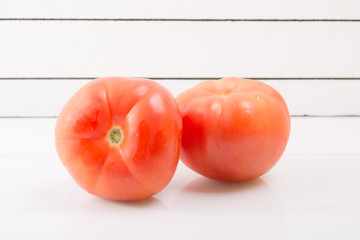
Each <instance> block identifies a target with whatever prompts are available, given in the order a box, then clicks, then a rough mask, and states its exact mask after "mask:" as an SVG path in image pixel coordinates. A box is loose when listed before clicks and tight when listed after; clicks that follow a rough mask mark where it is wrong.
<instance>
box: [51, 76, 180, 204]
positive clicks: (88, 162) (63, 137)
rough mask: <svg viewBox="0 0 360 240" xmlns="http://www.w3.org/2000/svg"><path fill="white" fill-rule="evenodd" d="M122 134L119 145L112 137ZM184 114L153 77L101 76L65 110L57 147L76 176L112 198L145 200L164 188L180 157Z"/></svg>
mask: <svg viewBox="0 0 360 240" xmlns="http://www.w3.org/2000/svg"><path fill="white" fill-rule="evenodd" d="M114 127H116V128H119V129H121V131H122V133H123V138H122V141H121V143H120V144H118V145H114V144H111V142H110V141H109V138H108V134H109V131H110V130H111V129H112V128H114ZM181 136H182V119H181V115H180V112H179V108H178V105H177V103H176V101H175V99H174V98H173V96H172V95H171V94H170V93H169V92H168V91H167V90H166V89H165V88H164V87H162V86H161V85H159V84H158V83H156V82H154V81H151V80H148V79H131V78H120V77H109V78H99V79H96V80H93V81H91V82H90V83H88V84H86V85H85V86H84V87H82V88H81V89H80V90H79V91H78V92H77V93H76V94H75V95H74V96H73V97H72V98H71V99H70V100H69V101H68V102H67V103H66V105H65V106H64V108H63V109H62V111H61V113H60V115H59V117H58V120H57V123H56V128H55V143H56V150H57V153H58V155H59V158H60V160H61V161H62V163H63V165H64V166H65V167H66V169H67V170H68V172H69V173H70V175H71V176H72V178H73V179H74V180H75V181H76V182H77V183H78V184H79V186H80V187H82V188H83V189H85V190H86V191H88V192H89V193H91V194H93V195H96V196H99V197H102V198H106V199H111V200H129V201H133V200H142V199H146V198H148V197H150V196H152V195H154V194H155V193H157V192H159V191H161V190H162V189H163V188H164V187H166V186H167V185H168V183H169V182H170V180H171V178H172V177H173V175H174V173H175V170H176V167H177V164H178V161H179V156H180V146H181Z"/></svg>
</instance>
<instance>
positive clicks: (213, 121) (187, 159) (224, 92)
mask: <svg viewBox="0 0 360 240" xmlns="http://www.w3.org/2000/svg"><path fill="white" fill-rule="evenodd" d="M176 100H177V102H178V104H179V108H180V112H181V115H182V118H183V140H182V147H181V157H180V159H181V161H183V162H184V163H185V165H187V166H188V167H189V168H191V169H192V170H194V171H195V172H197V173H199V174H201V175H203V176H205V177H208V178H212V179H215V180H221V181H234V182H236V181H246V180H250V179H253V178H256V177H259V176H261V175H263V174H264V173H266V172H267V171H269V170H270V169H271V168H272V167H273V166H274V165H275V164H276V163H277V161H278V160H279V159H280V157H281V155H282V154H283V152H284V150H285V147H286V145H287V142H288V139H289V135H290V116H289V111H288V108H287V106H286V103H285V101H284V99H283V98H282V97H281V95H280V94H279V93H278V92H277V91H276V90H275V89H273V88H272V87H270V86H268V85H267V84H265V83H262V82H260V81H256V80H249V79H241V78H235V77H230V78H223V79H220V80H217V81H211V80H210V81H204V82H201V83H199V84H198V85H196V86H195V87H194V88H191V89H188V90H186V91H184V92H182V93H181V94H180V95H179V96H178V97H177V98H176Z"/></svg>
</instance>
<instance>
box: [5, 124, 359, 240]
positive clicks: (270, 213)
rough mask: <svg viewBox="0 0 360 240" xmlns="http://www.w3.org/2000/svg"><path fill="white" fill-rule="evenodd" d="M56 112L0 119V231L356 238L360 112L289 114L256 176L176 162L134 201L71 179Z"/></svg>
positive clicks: (71, 235) (12, 234)
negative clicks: (235, 179) (275, 153)
mask: <svg viewBox="0 0 360 240" xmlns="http://www.w3.org/2000/svg"><path fill="white" fill-rule="evenodd" d="M55 122H56V118H40V119H39V118H32V119H30V118H18V119H14V118H8V119H6V118H3V119H0V133H1V135H0V146H1V151H0V189H1V191H0V239H88V240H89V239H143V238H146V239H276V240H278V239H359V238H360V229H359V224H360V174H359V172H360V147H359V143H360V118H358V117H344V118H340V117H337V118H326V117H318V118H292V132H291V137H290V142H289V145H288V148H287V149H286V152H285V154H284V155H283V157H282V158H281V160H280V161H279V163H278V164H277V165H276V166H275V167H274V168H273V169H272V170H271V171H270V172H269V173H267V174H266V175H264V176H263V177H261V178H259V179H256V180H253V181H249V182H244V183H238V184H226V183H219V182H215V181H212V180H207V179H205V178H204V177H201V176H200V175H197V174H196V173H194V172H192V171H191V170H189V169H188V168H186V167H185V166H184V165H183V164H182V163H180V164H179V167H178V170H177V172H176V174H175V176H174V178H173V180H172V181H171V182H170V184H169V185H168V186H167V187H166V188H165V189H164V190H163V191H162V192H160V193H158V194H156V195H154V196H153V197H152V198H150V199H148V200H145V201H140V202H133V203H127V202H115V201H107V200H102V199H100V198H97V197H95V196H92V195H90V194H88V193H86V192H84V191H83V190H82V189H80V188H79V187H78V186H77V185H76V184H75V183H74V182H73V181H72V179H71V178H70V176H69V175H68V173H67V172H66V170H65V168H64V167H63V166H62V165H61V163H60V160H59V159H58V157H57V155H56V151H55V147H54V126H55Z"/></svg>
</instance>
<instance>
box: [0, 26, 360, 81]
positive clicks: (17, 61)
mask: <svg viewBox="0 0 360 240" xmlns="http://www.w3.org/2000/svg"><path fill="white" fill-rule="evenodd" d="M0 32H1V33H2V35H1V38H0V53H1V58H0V66H1V68H0V78H1V77H87V76H90V77H96V76H111V75H121V76H139V77H140V76H141V77H142V76H147V77H221V76H245V77H252V78H257V77H274V78H277V77H359V76H360V58H359V56H360V44H359V42H360V23H353V22H347V23H342V22H341V23H339V22H335V23H334V22H330V23H329V22H325V23H324V22H310V23H309V22H305V23H304V22H299V23H292V22H281V23H278V22H275V23H274V22H205V23H203V22H88V21H86V22H63V21H55V22H53V21H52V22H6V21H5V22H1V21H0Z"/></svg>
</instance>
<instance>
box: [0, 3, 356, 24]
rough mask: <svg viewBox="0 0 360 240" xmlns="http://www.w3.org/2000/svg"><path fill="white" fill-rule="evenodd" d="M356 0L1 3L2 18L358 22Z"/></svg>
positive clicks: (0, 13) (0, 12)
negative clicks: (233, 19) (354, 19)
mask: <svg viewBox="0 0 360 240" xmlns="http://www.w3.org/2000/svg"><path fill="white" fill-rule="evenodd" d="M359 11H360V2H359V1H357V0H294V1H287V0H270V1H269V0H241V1H239V0H197V1H193V0H172V1H166V0H152V1H148V0H122V1H118V0H97V1H96V0H91V1H89V0H77V1H72V0H62V1H54V0H32V1H28V0H1V1H0V17H3V18H8V17H9V18H14V17H15V18H19V17H20V18H21V17H24V18H38V17H45V18H49V17H50V18H52V17H55V18H56V17H58V18H236V19H237V18H337V19H338V18H340V19H341V18H359Z"/></svg>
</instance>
